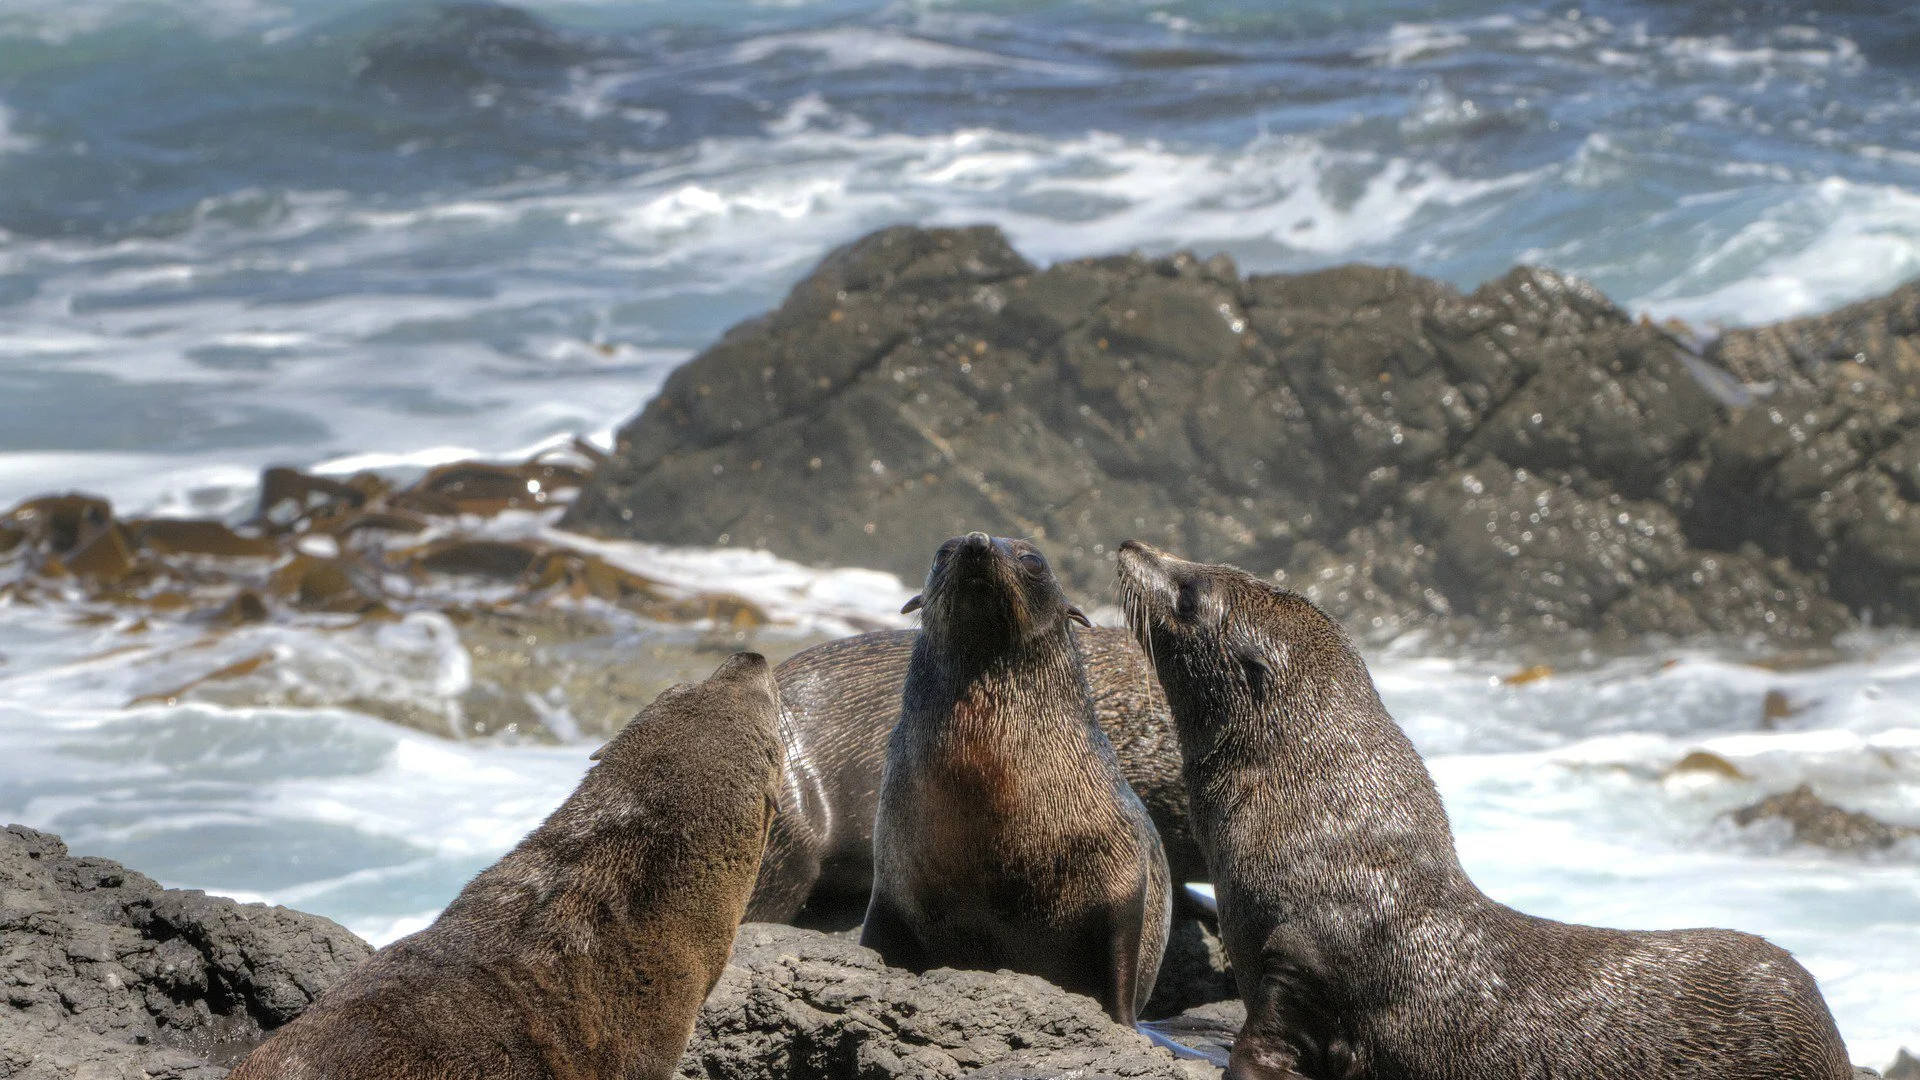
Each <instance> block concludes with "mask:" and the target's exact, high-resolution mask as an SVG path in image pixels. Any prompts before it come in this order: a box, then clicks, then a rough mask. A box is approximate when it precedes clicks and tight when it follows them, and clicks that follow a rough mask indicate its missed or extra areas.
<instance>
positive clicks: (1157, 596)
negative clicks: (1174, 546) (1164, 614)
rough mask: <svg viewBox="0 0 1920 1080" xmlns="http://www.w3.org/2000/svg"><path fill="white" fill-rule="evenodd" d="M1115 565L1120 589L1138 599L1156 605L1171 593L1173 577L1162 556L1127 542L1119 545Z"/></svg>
mask: <svg viewBox="0 0 1920 1080" xmlns="http://www.w3.org/2000/svg"><path fill="white" fill-rule="evenodd" d="M1117 562H1118V563H1119V572H1120V584H1121V587H1122V588H1124V589H1126V590H1128V591H1130V592H1132V593H1134V594H1136V595H1137V596H1139V597H1140V598H1142V599H1148V600H1154V601H1158V600H1161V599H1163V598H1165V597H1167V596H1169V595H1171V593H1172V592H1173V575H1172V574H1171V573H1170V572H1169V570H1168V567H1167V555H1166V553H1165V552H1163V551H1160V550H1158V549H1156V548H1154V547H1152V546H1150V545H1147V544H1143V543H1141V542H1140V541H1138V540H1128V541H1126V542H1124V543H1122V544H1121V545H1120V549H1119V554H1118V557H1117Z"/></svg>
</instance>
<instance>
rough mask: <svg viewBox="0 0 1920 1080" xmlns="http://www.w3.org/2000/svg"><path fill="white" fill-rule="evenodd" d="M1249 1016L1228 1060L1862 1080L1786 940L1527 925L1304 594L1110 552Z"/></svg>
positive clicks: (1241, 1067) (1260, 1065)
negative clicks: (1174, 746) (1153, 681)
mask: <svg viewBox="0 0 1920 1080" xmlns="http://www.w3.org/2000/svg"><path fill="white" fill-rule="evenodd" d="M1119 563H1120V580H1121V591H1122V595H1123V598H1124V602H1125V605H1126V607H1127V610H1128V615H1129V621H1130V622H1131V623H1132V624H1133V626H1134V627H1135V629H1136V632H1137V633H1138V634H1139V636H1140V638H1141V641H1142V644H1143V645H1144V646H1146V649H1147V652H1148V654H1149V655H1150V656H1152V657H1153V659H1154V663H1155V666H1156V668H1157V669H1158V672H1159V675H1160V681H1161V684H1162V685H1163V686H1164V687H1165V689H1166V693H1167V697H1168V701H1169V703H1170V704H1171V706H1172V709H1173V715H1174V720H1175V723H1176V725H1177V727H1178V730H1179V737H1180V748H1181V753H1182V757H1183V760H1184V769H1185V773H1186V782H1187V789H1188V794H1189V797H1190V798H1191V800H1192V810H1193V821H1194V829H1195V832H1196V835H1197V836H1198V838H1199V842H1200V845H1201V847H1202V849H1203V850H1204V851H1205V852H1206V855H1207V860H1208V862H1209V864H1210V865H1211V866H1212V868H1213V872H1214V877H1213V882H1214V888H1215V890H1216V893H1217V895H1218V897H1219V902H1220V923H1221V930H1222V934H1221V936H1222V939H1223V941H1224V943H1225V945H1226V949H1227V955H1228V958H1229V960H1230V961H1231V963H1232V965H1233V973H1234V977H1235V979H1236V980H1237V982H1238V984H1239V989H1240V994H1241V997H1242V999H1244V1000H1245V1002H1246V1004H1247V1022H1246V1026H1245V1027H1244V1028H1243V1029H1242V1030H1241V1033H1240V1036H1239V1038H1238V1040H1237V1041H1236V1042H1235V1045H1234V1049H1233V1055H1232V1060H1231V1064H1230V1066H1229V1068H1228V1071H1227V1075H1228V1076H1229V1077H1231V1078H1233V1080H1268V1078H1276V1077H1310V1078H1315V1080H1319V1078H1325V1077H1368V1078H1388V1077H1391V1078H1394V1080H1443V1078H1444V1080H1506V1078H1516V1077H1525V1078H1542V1080H1544V1078H1549V1077H1553V1078H1559V1077H1580V1078H1586V1080H1645V1078H1648V1077H1655V1076H1657V1077H1662V1078H1692V1080H1735V1078H1738V1080H1789V1078H1792V1080H1849V1078H1851V1077H1852V1076H1853V1070H1852V1067H1851V1066H1850V1065H1849V1064H1848V1062H1847V1057H1846V1053H1845V1047H1844V1046H1843V1045H1842V1043H1841V1041H1840V1036H1839V1032H1838V1030H1837V1029H1836V1028H1835V1026H1834V1022H1833V1017H1832V1015H1831V1014H1830V1013H1829V1012H1828V1010H1827V1007H1826V1002H1825V1001H1824V1000H1823V999H1822V998H1821V996H1820V992H1819V989H1818V988H1817V987H1816V986H1815V984H1814V981H1813V977H1812V976H1811V975H1809V974H1808V973H1807V971H1806V970H1805V969H1804V968H1802V967H1801V966H1800V965H1799V964H1798V963H1796V962H1795V961H1794V959H1793V958H1792V957H1791V956H1789V955H1788V954H1787V953H1786V952H1785V951H1783V950H1781V949H1779V948H1776V947H1775V946H1773V945H1770V944H1768V943H1767V942H1766V941H1764V940H1762V939H1760V938H1757V937H1753V936H1751V935H1748V934H1741V933H1736V932H1734V931H1730V930H1676V931H1665V932H1630V931H1620V930H1604V929H1597V928H1594V927H1586V926H1571V925H1567V924H1564V923H1557V922H1552V921H1549V920H1546V919H1538V918H1534V917H1531V916H1528V915H1525V914H1522V913H1520V912H1518V911H1514V910H1513V909H1511V908H1508V907H1505V906H1503V905H1501V904H1497V903H1495V902H1494V901H1492V900H1491V899H1489V898H1488V897H1487V896H1486V895H1485V894H1483V893H1482V892H1480V890H1479V889H1478V888H1476V887H1475V886H1474V884H1473V882H1472V881H1470V880H1469V879H1468V878H1467V875H1466V873H1465V871H1464V870H1463V869H1462V868H1461V866H1460V862H1459V859H1458V858H1457V856H1456V854H1455V851H1454V845H1453V835H1452V831H1451V829H1450V828H1449V825H1448V822H1447V816H1446V812H1445V810H1444V809H1442V807H1441V803H1440V797H1439V794H1438V793H1437V792H1436V790H1435V789H1434V786H1433V781H1432V779H1431V777H1430V776H1429V775H1428V773H1427V770H1426V767H1425V765H1423V764H1422V763H1421V761H1420V757H1419V755H1418V754H1417V753H1416V752H1415V750H1414V748H1413V744H1412V743H1411V742H1410V741H1409V740H1408V739H1407V737H1406V735H1405V734H1404V733H1403V732H1402V731H1401V730H1400V727H1399V725H1397V724H1396V723H1394V721H1393V718H1392V717H1391V716H1389V715H1388V714H1387V711H1386V709H1385V707H1384V706H1383V705H1382V704H1381V702H1380V698H1379V695H1378V694H1377V693H1376V692H1375V690H1374V686H1373V681H1372V678H1371V677H1370V675H1369V674H1368V672H1367V668H1366V665H1365V663H1364V662H1363V661H1362V660H1361V658H1360V655H1359V653H1358V652H1357V651H1356V650H1355V649H1354V647H1353V645H1352V643H1351V642H1350V641H1349V640H1348V638H1347V637H1346V635H1345V634H1344V633H1343V632H1342V631H1341V630H1340V628H1339V626H1338V625H1336V624H1335V623H1334V622H1333V620H1332V619H1330V618H1328V617H1327V616H1326V614H1325V613H1323V612H1321V611H1320V610H1319V609H1318V608H1316V607H1314V606H1313V604H1312V603H1310V602H1309V601H1307V600H1306V599H1305V598H1304V597H1301V596H1299V595H1297V594H1294V593H1291V592H1287V591H1285V590H1283V589H1279V588H1277V587H1275V586H1272V585H1269V584H1267V583H1265V582H1262V581H1261V580H1259V579H1258V578H1255V577H1253V576H1252V575H1250V574H1246V573H1242V572H1241V571H1239V570H1235V569H1233V568H1231V567H1222V566H1206V565H1201V564H1197V563H1189V562H1184V561H1182V560H1179V559H1175V558H1172V557H1170V556H1167V555H1164V554H1162V553H1160V552H1157V551H1154V550H1153V549H1152V548H1150V547H1147V546H1146V545H1144V544H1141V543H1139V542H1137V541H1129V542H1127V543H1126V544H1124V545H1122V546H1121V549H1120V555H1119Z"/></svg>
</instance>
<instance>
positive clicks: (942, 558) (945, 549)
mask: <svg viewBox="0 0 1920 1080" xmlns="http://www.w3.org/2000/svg"><path fill="white" fill-rule="evenodd" d="M951 558H953V545H952V544H942V545H940V550H938V551H936V552H934V553H933V565H935V566H939V565H941V564H942V563H944V562H946V561H947V560H948V559H951Z"/></svg>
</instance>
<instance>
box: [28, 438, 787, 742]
mask: <svg viewBox="0 0 1920 1080" xmlns="http://www.w3.org/2000/svg"><path fill="white" fill-rule="evenodd" d="M600 460H601V457H600V455H599V452H598V451H597V450H595V449H594V448H593V447H591V446H588V445H585V444H578V445H576V446H574V447H570V448H564V447H563V448H561V449H559V450H558V451H554V452H548V453H545V454H542V455H539V456H537V457H535V458H534V459H532V460H529V461H525V462H521V463H518V464H499V463H492V462H474V461H463V462H454V463H452V464H448V465H443V466H440V467H438V468H434V469H430V470H427V471H426V472H425V474H424V475H421V476H418V477H417V478H414V479H412V480H411V481H410V482H405V483H401V482H397V481H396V480H395V479H393V478H391V477H387V476H383V475H379V474H374V473H359V474H356V475H353V476H349V477H346V478H344V479H341V478H335V477H328V476H315V475H309V474H306V473H302V472H299V471H297V470H294V469H288V468H271V469H268V470H266V471H265V473H264V474H263V475H262V477H261V484H260V497H259V504H258V507H257V509H256V511H255V512H254V513H253V515H252V516H251V517H250V518H249V519H248V520H246V521H244V522H239V523H229V522H227V521H220V520H212V519H201V520H192V519H174V518H160V519H138V518H126V517H123V516H121V515H119V514H118V513H116V511H115V509H114V507H113V506H112V505H111V504H110V503H108V502H107V501H106V500H104V499H100V498H96V497H93V496H89V495H85V494H64V495H51V496H45V497H41V498H36V499H30V500H28V501H26V502H23V503H21V504H19V505H18V506H16V507H14V508H13V509H12V510H10V511H8V512H6V513H5V514H4V515H0V602H10V603H19V604H24V605H44V606H48V607H61V608H64V609H65V610H67V611H69V612H77V613H78V615H79V618H80V619H81V620H82V621H83V622H86V623H89V624H93V625H99V626H103V627H107V628H109V630H110V632H111V633H112V634H113V635H114V636H115V637H117V638H118V642H117V643H116V644H115V645H114V646H113V647H112V648H111V649H109V650H108V653H109V654H112V655H124V656H125V658H126V659H125V661H124V662H125V663H127V664H128V665H130V666H139V665H143V664H151V666H154V667H156V668H165V669H167V670H168V671H169V672H170V674H167V675H162V676H156V677H155V678H154V679H152V680H151V681H143V682H142V683H141V685H140V688H139V690H138V692H137V693H136V694H135V695H134V696H133V697H132V698H131V699H130V700H129V701H128V704H129V705H130V706H138V705H154V704H159V705H166V704H179V703H181V702H184V701H204V702H211V703H216V704H221V705H228V706H236V707H249V706H266V707H279V706H289V707H301V708H319V707H330V706H340V707H345V708H350V709H353V710H355V711H358V712H362V713H366V714H368V715H371V716H377V717H380V718H382V719H385V720H391V721H394V722H396V723H400V724H404V725H406V726H408V727H413V728H417V729H420V730H423V731H427V732H430V733H434V734H440V735H450V736H491V735H502V736H507V737H523V738H532V739H539V740H549V739H562V740H565V739H574V738H583V737H584V738H604V737H606V736H608V735H610V734H611V733H612V732H613V731H614V730H617V729H618V728H619V726H620V725H621V724H623V723H625V721H626V719H627V718H628V717H629V716H631V715H632V714H633V712H634V710H635V709H637V708H638V707H639V706H640V705H642V704H644V703H645V702H647V701H649V700H651V699H652V698H653V697H654V696H655V695H656V694H658V693H659V692H660V691H661V690H663V689H665V688H666V687H667V686H669V685H671V684H673V683H674V682H676V681H680V680H683V679H687V678H690V677H702V676H704V675H705V674H706V672H707V671H709V670H711V669H712V666H713V665H714V664H715V663H717V662H718V660H719V658H721V657H724V656H725V655H726V654H727V653H730V652H733V651H735V650H737V649H743V648H755V649H758V650H759V651H761V652H764V653H766V654H767V655H768V656H769V657H771V658H772V659H774V660H776V661H777V660H779V659H782V658H784V657H785V656H787V655H789V654H791V653H792V652H795V651H797V650H799V649H801V648H804V647H806V646H807V645H810V644H814V643H816V642H817V641H819V640H821V639H822V637H823V636H825V635H822V634H820V633H818V632H814V631H804V630H799V629H797V628H795V627H792V626H785V627H782V626H779V625H776V621H775V620H774V618H773V617H772V616H771V615H769V614H768V612H767V611H765V610H764V609H763V608H761V607H760V606H759V605H757V604H755V603H754V602H753V601H751V600H749V599H746V598H744V597H741V596H738V595H734V594H731V593H727V592H714V591H701V590H692V589H687V588H681V587H675V586H673V585H671V584H669V583H667V582H663V581H659V580H655V579H654V578H652V577H650V576H648V575H647V574H645V573H642V572H639V571H637V570H635V569H634V568H633V567H632V566H631V565H622V564H621V562H620V561H619V559H618V558H617V557H615V556H611V555H609V554H607V553H606V552H605V551H604V550H595V549H594V548H593V546H592V544H591V543H586V544H581V543H578V541H579V540H580V538H579V537H575V536H571V535H569V534H565V533H559V532H556V531H554V530H551V529H548V528H546V527H545V525H546V524H547V523H549V522H550V521H551V520H552V518H553V517H554V516H555V514H557V512H558V510H559V508H560V507H561V506H563V505H564V504H565V503H566V501H567V500H568V499H570V498H572V497H573V494H574V492H575V491H577V489H578V488H579V486H580V485H581V484H582V483H583V482H584V481H585V479H586V477H587V476H588V475H589V474H590V472H591V471H592V469H593V468H594V467H595V466H596V465H597V464H598V463H599V461H600ZM281 630H297V631H304V632H308V633H305V634H304V635H300V634H286V633H279V632H278V631H281ZM180 631H186V632H188V633H189V634H190V635H191V638H190V639H187V640H183V638H182V636H181V634H180V633H179V632H180ZM315 631H317V632H318V633H312V632H315ZM375 654H378V656H379V658H380V659H381V660H382V661H383V662H381V663H368V662H366V661H367V660H368V659H369V658H372V657H373V656H374V655H375ZM168 658H173V659H181V658H190V659H191V662H190V663H183V664H180V665H171V664H167V663H165V662H164V661H165V660H166V659H168ZM180 667H186V668H188V669H189V670H190V671H191V672H193V673H192V674H183V673H182V672H181V671H180V670H179V669H180Z"/></svg>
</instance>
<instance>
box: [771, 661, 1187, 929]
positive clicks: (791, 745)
mask: <svg viewBox="0 0 1920 1080" xmlns="http://www.w3.org/2000/svg"><path fill="white" fill-rule="evenodd" d="M919 638H920V631H918V630H877V631H874V632H872V633H866V634H856V635H854V636H852V637H846V638H841V639H839V640H837V641H829V642H827V643H825V644H823V645H816V646H814V647H813V648H810V649H806V650H804V651H802V652H799V653H795V654H794V655H793V656H792V657H789V658H788V659H787V660H786V661H785V662H784V663H782V664H781V665H780V666H779V667H777V668H775V669H774V678H776V679H777V680H779V683H780V725H781V732H782V734H783V736H784V737H785V739H786V743H787V769H786V781H785V783H784V784H783V785H782V787H781V791H780V811H779V813H778V814H777V815H776V816H775V817H774V821H773V833H772V835H771V836H770V837H768V839H767V858H766V861H765V862H764V863H763V864H761V868H760V880H759V881H758V882H757V883H756V884H755V885H754V891H753V900H752V902H751V903H750V904H749V905H748V907H747V919H748V920H749V921H751V922H782V923H784V922H798V923H800V924H802V925H806V926H818V927H822V928H826V929H846V928H850V927H852V926H855V925H857V924H858V923H859V922H860V920H861V918H862V917H863V916H864V915H865V914H866V911H867V898H868V893H869V892H870V890H871V888H872V885H873V818H874V813H875V812H876V811H877V810H878V808H879V802H880V773H881V769H882V767H883V765H884V764H885V762H886V758H887V737H888V735H890V734H891V733H892V731H893V727H894V725H895V724H896V723H897V722H898V721H899V719H900V700H901V697H900V693H901V688H902V687H903V686H904V685H905V683H906V679H907V666H908V663H909V662H910V661H911V659H912V657H913V646H914V643H915V642H916V641H918V640H919ZM1074 641H1075V643H1076V644H1077V645H1078V646H1079V649H1080V654H1081V659H1082V661H1084V663H1085V666H1086V671H1087V685H1088V687H1089V688H1090V689H1091V690H1092V693H1093V709H1094V715H1095V717H1096V718H1097V719H1098V720H1099V721H1100V728H1101V730H1103V731H1105V732H1106V734H1107V739H1108V741H1109V742H1111V743H1112V745H1113V750H1114V754H1115V755H1116V756H1117V757H1118V758H1119V760H1120V770H1121V771H1122V772H1123V773H1125V774H1126V777H1127V782H1128V783H1129V784H1130V785H1131V786H1132V787H1133V790H1134V793H1135V794H1137V795H1139V796H1140V801H1141V802H1143V803H1145V804H1146V807H1147V813H1148V814H1150V815H1152V817H1153V824H1154V827H1155V828H1156V829H1158V830H1159V833H1160V842H1161V844H1162V845H1163V846H1164V848H1165V850H1166V853H1167V864H1168V866H1169V868H1170V870H1171V871H1172V874H1173V880H1174V881H1176V882H1181V881H1202V880H1205V878H1206V876H1207V868H1206V861H1205V860H1204V859H1203V858H1201V856H1200V848H1199V846H1198V845H1197V844H1195V843H1194V842H1193V837H1192V832H1191V830H1189V829H1188V828H1187V790H1186V788H1185V787H1184V786H1183V785H1182V784H1181V781H1180V746H1179V744H1178V742H1177V741H1176V740H1175V739H1174V735H1173V718H1172V717H1171V716H1169V715H1168V714H1167V701H1166V698H1165V697H1164V696H1163V695H1162V694H1161V693H1160V684H1159V682H1158V681H1157V680H1156V679H1155V678H1154V677H1153V673H1152V671H1150V670H1149V669H1148V667H1147V658H1146V655H1145V654H1144V653H1142V652H1141V651H1140V646H1138V645H1136V644H1135V643H1134V641H1133V636H1132V635H1131V634H1129V633H1128V632H1127V631H1125V630H1122V629H1117V628H1113V627H1104V626H1102V627H1094V628H1092V629H1082V630H1079V631H1076V632H1075V634H1074ZM1177 900H1178V894H1177V893H1176V901H1177Z"/></svg>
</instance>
